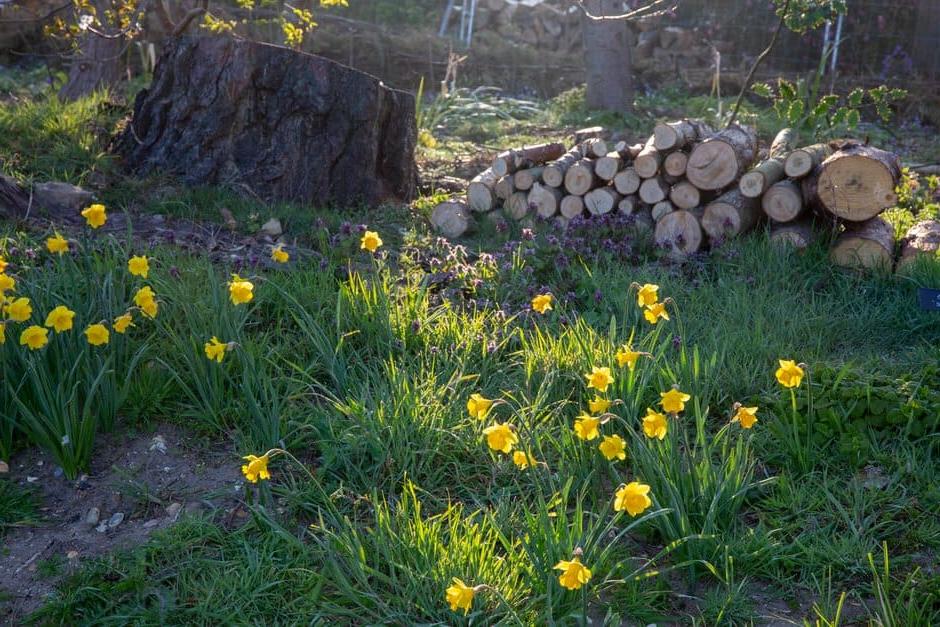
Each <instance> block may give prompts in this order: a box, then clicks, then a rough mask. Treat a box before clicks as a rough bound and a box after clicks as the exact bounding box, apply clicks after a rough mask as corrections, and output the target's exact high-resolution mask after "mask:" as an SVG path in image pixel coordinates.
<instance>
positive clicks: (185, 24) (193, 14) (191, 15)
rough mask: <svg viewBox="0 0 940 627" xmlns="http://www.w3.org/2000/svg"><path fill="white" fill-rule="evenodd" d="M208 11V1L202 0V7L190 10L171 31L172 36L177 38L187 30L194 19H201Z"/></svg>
mask: <svg viewBox="0 0 940 627" xmlns="http://www.w3.org/2000/svg"><path fill="white" fill-rule="evenodd" d="M208 11H209V0H202V6H199V7H196V8H195V9H190V10H189V11H188V12H187V13H186V15H185V16H183V19H182V20H180V23H179V24H177V25H176V28H174V29H173V33H172V34H173V36H174V37H178V36H179V35H182V34H183V33H184V32H186V29H187V28H189V25H190V24H191V23H192V21H193V20H195V19H196V18H199V17H202V16H203V15H205V14H206V13H207V12H208Z"/></svg>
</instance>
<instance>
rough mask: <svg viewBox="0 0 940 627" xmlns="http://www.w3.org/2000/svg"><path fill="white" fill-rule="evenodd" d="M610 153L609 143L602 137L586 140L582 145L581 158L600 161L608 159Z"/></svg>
mask: <svg viewBox="0 0 940 627" xmlns="http://www.w3.org/2000/svg"><path fill="white" fill-rule="evenodd" d="M608 152H610V151H609V150H607V142H606V141H604V140H603V139H601V138H600V137H592V138H591V139H586V140H584V142H583V143H582V144H581V156H582V157H585V158H587V159H600V158H601V157H606V156H607V153H608Z"/></svg>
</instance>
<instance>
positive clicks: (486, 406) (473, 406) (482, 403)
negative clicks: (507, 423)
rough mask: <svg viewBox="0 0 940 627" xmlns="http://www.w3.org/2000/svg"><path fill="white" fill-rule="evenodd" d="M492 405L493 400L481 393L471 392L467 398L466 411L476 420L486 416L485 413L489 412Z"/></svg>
mask: <svg viewBox="0 0 940 627" xmlns="http://www.w3.org/2000/svg"><path fill="white" fill-rule="evenodd" d="M492 406H493V401H491V400H490V399H488V398H486V397H485V396H483V395H482V394H471V395H470V398H469V399H468V400H467V411H468V412H470V415H471V416H473V417H474V418H476V419H477V420H483V419H484V418H486V414H487V413H489V411H490V407H492Z"/></svg>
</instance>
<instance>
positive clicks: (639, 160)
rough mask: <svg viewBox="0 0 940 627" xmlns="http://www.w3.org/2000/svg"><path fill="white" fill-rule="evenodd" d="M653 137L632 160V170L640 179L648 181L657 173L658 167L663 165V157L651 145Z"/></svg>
mask: <svg viewBox="0 0 940 627" xmlns="http://www.w3.org/2000/svg"><path fill="white" fill-rule="evenodd" d="M655 139H656V138H655V137H650V138H649V141H647V142H646V145H645V146H643V150H641V151H640V154H638V155H637V156H636V159H634V160H633V169H634V170H636V173H637V174H639V175H640V178H644V179H648V178H652V177H654V176H656V173H657V172H659V166H661V165H662V163H663V155H662V153H660V152H659V150H658V149H657V148H656V146H655V145H654V144H653V141H654V140H655Z"/></svg>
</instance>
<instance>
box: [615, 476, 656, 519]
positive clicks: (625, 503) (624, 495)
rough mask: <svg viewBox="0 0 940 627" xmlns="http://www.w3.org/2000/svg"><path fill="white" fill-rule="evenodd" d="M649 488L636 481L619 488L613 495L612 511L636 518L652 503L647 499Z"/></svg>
mask: <svg viewBox="0 0 940 627" xmlns="http://www.w3.org/2000/svg"><path fill="white" fill-rule="evenodd" d="M649 492H650V487H649V486H648V485H646V484H643V483H639V482H637V481H631V482H630V483H628V484H626V485H622V486H620V488H619V489H618V490H617V492H616V493H615V494H614V510H615V511H618V512H623V511H626V512H627V513H628V514H630V515H631V516H638V515H639V514H642V513H643V512H644V511H646V509H647V508H649V507H650V506H651V505H652V504H653V501H652V500H651V499H650V497H649Z"/></svg>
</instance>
